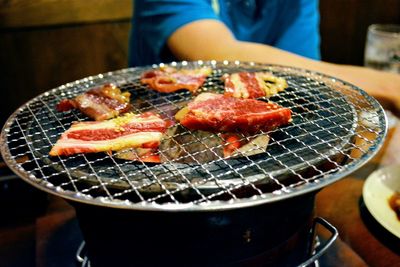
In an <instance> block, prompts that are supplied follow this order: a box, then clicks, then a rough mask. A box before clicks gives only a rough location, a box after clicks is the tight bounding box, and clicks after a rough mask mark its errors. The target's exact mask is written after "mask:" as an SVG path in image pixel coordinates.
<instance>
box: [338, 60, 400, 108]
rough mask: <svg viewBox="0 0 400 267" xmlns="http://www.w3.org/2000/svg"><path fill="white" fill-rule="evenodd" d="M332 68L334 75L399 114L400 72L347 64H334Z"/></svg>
mask: <svg viewBox="0 0 400 267" xmlns="http://www.w3.org/2000/svg"><path fill="white" fill-rule="evenodd" d="M334 68H335V72H336V77H338V78H341V79H342V80H345V81H347V82H349V83H352V84H354V85H356V86H358V87H360V88H361V89H363V90H364V91H366V92H367V93H368V94H369V95H371V96H373V97H375V98H376V99H377V100H378V101H379V102H380V103H381V105H382V106H383V107H384V108H386V109H389V110H391V111H393V112H394V113H395V114H397V115H400V74H395V73H389V72H383V71H377V70H373V69H368V68H365V67H358V66H348V65H334Z"/></svg>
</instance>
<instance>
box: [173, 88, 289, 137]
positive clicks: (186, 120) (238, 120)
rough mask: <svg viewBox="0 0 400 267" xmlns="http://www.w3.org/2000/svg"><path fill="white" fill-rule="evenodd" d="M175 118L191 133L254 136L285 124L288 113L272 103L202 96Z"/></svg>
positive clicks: (286, 109) (213, 95)
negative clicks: (227, 133) (208, 132)
mask: <svg viewBox="0 0 400 267" xmlns="http://www.w3.org/2000/svg"><path fill="white" fill-rule="evenodd" d="M175 118H176V119H177V120H178V121H179V122H180V123H181V124H182V125H183V126H185V127H186V128H188V129H191V130H203V131H211V132H239V133H256V132H260V131H269V130H273V129H275V128H277V127H279V126H282V125H285V124H288V123H289V122H290V121H291V111H290V109H288V108H284V107H281V106H279V105H277V104H275V103H271V102H268V103H267V102H264V101H259V100H255V99H242V98H234V97H228V96H224V95H220V94H213V93H202V94H200V95H198V96H197V97H196V98H195V99H194V101H192V102H189V104H188V105H187V107H185V108H183V109H181V110H180V111H179V112H178V113H177V114H176V115H175Z"/></svg>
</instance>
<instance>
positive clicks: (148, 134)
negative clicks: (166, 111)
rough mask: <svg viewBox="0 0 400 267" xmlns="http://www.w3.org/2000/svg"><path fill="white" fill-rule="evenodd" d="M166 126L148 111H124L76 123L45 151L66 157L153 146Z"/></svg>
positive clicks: (154, 146)
mask: <svg viewBox="0 0 400 267" xmlns="http://www.w3.org/2000/svg"><path fill="white" fill-rule="evenodd" d="M170 125H171V122H169V121H165V120H163V119H161V118H160V116H158V115H156V114H153V113H150V112H147V113H143V114H133V113H127V114H125V115H124V116H121V117H117V118H115V119H111V120H108V121H102V122H94V121H89V122H77V123H74V124H72V126H71V127H70V128H69V129H68V130H67V131H65V132H64V133H63V134H62V135H61V138H60V139H59V140H58V141H57V142H56V144H55V145H54V146H53V148H52V149H51V151H50V153H49V154H50V155H51V156H67V155H72V154H76V153H95V152H102V151H118V150H122V149H126V148H135V147H141V148H157V147H158V145H159V143H160V140H161V138H162V135H163V133H164V132H165V131H166V130H167V128H168V127H169V126H170Z"/></svg>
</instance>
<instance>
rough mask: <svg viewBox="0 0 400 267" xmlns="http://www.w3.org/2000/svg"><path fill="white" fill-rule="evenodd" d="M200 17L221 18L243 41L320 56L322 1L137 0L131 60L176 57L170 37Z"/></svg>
mask: <svg viewBox="0 0 400 267" xmlns="http://www.w3.org/2000/svg"><path fill="white" fill-rule="evenodd" d="M201 19H215V20H220V21H222V22H223V23H225V25H227V26H228V28H229V29H230V30H231V31H232V33H233V34H234V36H235V37H236V39H238V40H241V41H250V42H257V43H263V44H267V45H271V46H274V47H277V48H280V49H283V50H286V51H290V52H293V53H296V54H299V55H302V56H305V57H309V58H313V59H320V51H319V43H320V38H319V13H318V0H135V3H134V14H133V17H132V29H131V34H130V51H129V65H130V66H143V65H149V64H154V63H160V62H170V61H173V60H176V59H175V58H174V56H173V55H172V53H171V52H170V51H169V49H168V47H167V45H166V43H167V39H168V37H169V36H170V35H171V34H172V33H173V32H174V31H176V30H177V29H178V28H180V27H182V26H184V25H185V24H187V23H190V22H193V21H196V20H201ZM282 64H285V63H284V62H282Z"/></svg>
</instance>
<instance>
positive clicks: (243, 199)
mask: <svg viewBox="0 0 400 267" xmlns="http://www.w3.org/2000/svg"><path fill="white" fill-rule="evenodd" d="M164 65H169V66H173V67H176V68H199V67H203V66H209V67H211V68H212V70H213V72H212V74H211V75H210V76H209V77H208V78H207V80H206V82H205V84H204V85H203V87H202V88H201V91H203V92H217V93H222V92H223V81H222V80H221V76H222V75H223V74H226V73H234V72H238V71H250V72H253V71H268V72H271V73H273V74H274V75H276V76H278V77H282V78H285V79H286V81H287V83H288V88H287V89H286V90H285V91H284V92H281V93H279V94H278V95H275V96H273V97H271V98H270V99H261V100H263V101H273V102H275V103H277V104H279V105H281V106H284V107H287V108H290V109H291V110H292V118H293V121H292V122H291V123H290V124H289V125H286V126H284V127H280V128H278V129H275V130H273V131H270V132H268V133H264V132H262V133H257V134H254V135H253V136H251V137H250V138H256V137H257V136H259V135H266V134H267V135H268V136H269V138H270V141H269V144H268V147H267V149H266V150H265V151H261V152H259V153H256V154H254V153H250V152H251V151H248V152H249V153H242V154H240V155H239V156H235V157H228V158H225V157H223V156H220V155H219V154H218V153H216V150H217V149H220V146H222V144H215V143H213V142H212V141H211V139H212V138H214V137H215V136H217V135H218V134H216V133H215V134H209V135H205V136H198V135H194V134H193V133H192V132H191V131H189V130H187V129H186V130H183V131H181V132H179V133H177V135H189V136H192V138H191V139H190V140H191V141H190V143H179V142H176V141H175V139H173V140H172V141H173V142H172V143H174V146H175V147H178V148H179V149H181V150H182V151H185V152H187V153H184V155H183V156H181V157H180V158H176V159H171V160H167V161H166V162H163V163H161V164H155V163H146V162H143V161H141V160H135V161H129V160H122V159H119V158H117V157H116V156H117V155H116V154H110V153H96V154H86V155H83V154H78V155H74V156H69V157H50V156H49V155H48V153H49V151H50V148H51V146H52V145H54V143H55V142H56V140H57V139H58V138H59V136H60V135H61V133H62V132H64V131H65V130H66V129H68V128H69V127H70V125H71V124H72V123H73V122H74V121H84V120H88V118H87V117H86V116H85V115H82V114H81V113H79V111H76V110H73V111H69V112H64V113H61V112H57V111H56V110H55V106H56V105H57V103H58V102H59V101H60V100H61V99H64V98H73V97H74V96H76V95H78V94H80V93H83V92H85V91H87V90H88V89H90V88H94V87H99V86H102V85H104V84H107V83H113V84H115V85H117V86H119V87H120V88H121V90H122V91H129V92H130V93H131V99H132V100H131V102H132V105H133V108H134V112H137V113H141V112H146V111H153V112H156V113H158V114H160V115H161V116H163V117H167V118H169V119H171V120H173V116H174V113H175V112H176V111H177V110H179V109H180V108H182V107H183V106H184V105H185V104H186V103H187V102H188V101H189V100H190V99H192V98H193V96H192V95H191V94H190V93H189V92H188V91H179V92H176V93H170V94H164V93H159V92H156V91H153V90H150V89H149V88H148V87H147V86H144V85H141V84H140V75H141V74H142V73H143V72H144V71H146V70H149V69H151V68H159V67H160V66H164ZM386 131H387V126H386V118H385V114H384V111H383V109H382V108H381V106H380V105H379V103H378V102H377V101H376V100H375V99H373V98H372V97H370V96H369V95H367V94H366V93H365V92H363V91H362V90H361V89H359V88H357V87H355V86H353V85H351V84H348V83H346V82H344V81H341V80H339V79H336V78H333V77H329V76H326V75H323V74H320V73H316V72H312V71H307V70H303V69H297V68H292V67H286V66H277V65H265V64H257V63H251V62H239V61H233V62H231V61H223V62H216V61H207V62H203V61H196V62H186V61H183V62H173V63H170V64H160V65H153V66H148V67H139V68H130V69H123V70H119V71H115V72H109V73H104V74H100V75H96V76H91V77H87V78H84V79H82V80H78V81H75V82H71V83H68V84H65V85H62V86H60V87H58V88H55V89H53V90H50V91H48V92H45V93H44V94H41V95H39V96H37V97H36V98H34V99H32V100H31V101H29V102H27V103H26V104H24V105H23V106H21V107H20V108H19V109H18V110H17V111H16V112H15V113H14V114H12V115H11V117H10V118H9V119H8V121H7V122H6V124H5V126H4V128H3V131H2V134H1V152H2V156H3V158H4V160H5V161H6V163H7V164H8V165H9V167H10V168H11V169H12V170H13V171H14V172H15V173H16V174H17V175H19V176H20V177H21V178H22V179H24V180H25V181H27V182H29V183H30V184H32V185H33V186H35V187H38V188H39V189H41V190H44V191H46V192H49V193H51V194H55V195H58V196H61V197H63V198H65V199H67V200H68V201H70V203H71V204H72V205H74V206H75V208H76V211H77V217H78V219H79V222H80V225H81V228H82V232H83V235H84V238H85V240H86V243H87V247H88V252H89V257H90V259H91V261H92V263H93V266H102V264H104V263H105V262H108V261H107V258H108V257H107V256H105V255H108V256H109V254H113V253H114V254H113V255H118V256H117V257H114V259H113V260H114V262H115V258H118V259H121V258H124V259H123V260H124V262H126V261H129V262H135V265H134V266H141V265H146V266H157V265H159V264H160V263H165V262H166V261H167V262H168V261H170V262H172V263H174V264H175V266H176V265H183V266H191V265H193V266H197V265H196V264H198V266H202V265H203V266H204V264H207V265H208V266H211V265H212V264H217V265H218V266H220V265H227V266H236V265H234V264H236V263H238V264H239V265H237V266H246V265H244V262H246V261H245V259H252V260H248V261H247V262H253V259H256V258H257V257H258V256H259V255H263V256H262V257H260V258H262V261H263V262H264V263H263V264H265V263H266V262H267V263H271V264H272V262H274V264H278V265H281V266H283V265H284V264H283V261H282V259H283V258H290V257H287V255H288V251H290V253H289V254H290V255H292V257H291V258H292V259H290V262H291V263H290V264H289V266H292V265H293V262H295V263H296V264H299V263H300V262H302V261H306V260H307V257H308V256H309V253H310V247H312V244H310V243H312V241H311V242H310V240H314V238H313V237H312V238H311V239H310V238H309V237H307V236H309V235H310V229H311V228H313V227H312V225H313V217H314V216H313V205H314V196H315V193H316V192H317V191H318V190H319V189H321V188H322V187H324V186H326V185H328V184H330V183H333V182H335V181H337V180H338V179H340V178H342V177H344V176H345V175H347V174H349V173H351V172H353V171H354V170H356V169H358V168H359V167H361V166H362V165H363V164H364V163H365V162H366V161H368V160H369V159H370V158H371V157H372V156H374V155H375V154H376V152H377V151H378V149H379V148H380V146H381V145H382V142H383V139H384V137H385V135H386ZM168 138H173V137H171V136H169V137H168ZM243 138H249V137H248V136H247V137H243ZM210 144H212V145H210ZM192 146H197V147H200V148H201V149H198V150H196V152H191V151H190V150H189V147H192ZM168 149H172V148H162V149H160V150H159V152H158V153H159V154H160V156H164V155H166V154H168ZM253 149H257V148H253ZM206 154H209V155H211V156H210V158H211V160H204V159H203V157H199V156H201V155H206ZM318 222H319V223H321V224H323V225H325V226H326V227H327V228H329V229H331V230H332V227H331V226H330V225H329V224H328V223H326V222H324V221H323V220H322V219H318V220H317V223H318ZM314 224H315V221H314ZM85 229H87V231H86V230H85ZM332 232H333V235H335V233H334V232H335V231H334V230H332ZM299 236H303V237H306V238H299ZM125 237H126V238H125ZM121 238H124V239H125V241H123V242H121ZM99 239H101V240H103V241H99ZM173 240H175V241H176V242H178V244H181V245H180V246H179V247H175V246H173V247H172V248H171V244H172V243H171V242H172V241H173ZM298 240H302V241H298ZM284 241H285V242H284ZM330 243H331V242H330ZM116 244H118V245H116ZM294 244H296V245H294ZM133 247H134V248H133ZM299 247H301V248H304V249H300V251H301V253H294V252H293V251H294V250H293V248H297V250H296V251H299V249H298V248H299ZM265 251H267V252H268V253H265ZM132 253H133V254H134V256H132V257H130V256H123V255H126V254H127V255H131V254H132ZM154 254H157V255H158V257H154V256H153V255H154ZM297 254H300V256H299V255H297ZM305 254H306V255H305ZM172 255H179V257H173V256H172ZM277 255H280V256H277ZM282 255H286V256H282ZM155 258H158V259H155ZM271 258H278V260H276V261H275V260H271ZM313 260H315V257H314V258H312V260H311V261H308V263H310V262H312V261H313ZM121 262H122V260H121ZM285 264H287V263H285ZM104 266H107V265H104ZM249 266H264V265H262V264H261V265H249Z"/></svg>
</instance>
